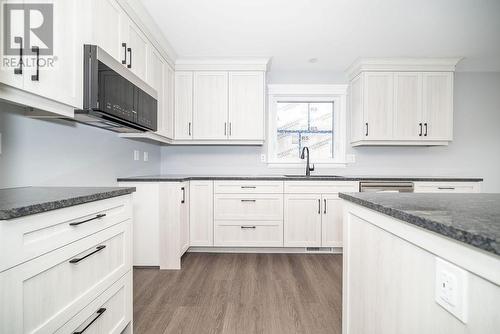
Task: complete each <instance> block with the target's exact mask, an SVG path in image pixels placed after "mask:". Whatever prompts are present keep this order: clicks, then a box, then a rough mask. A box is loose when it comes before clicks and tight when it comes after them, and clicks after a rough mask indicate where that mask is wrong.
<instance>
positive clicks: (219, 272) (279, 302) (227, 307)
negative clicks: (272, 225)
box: [134, 253, 342, 334]
mask: <svg viewBox="0 0 500 334" xmlns="http://www.w3.org/2000/svg"><path fill="white" fill-rule="evenodd" d="M341 312H342V256H341V255H331V254H328V255H310V254H207V253H187V254H186V255H185V256H184V257H183V259H182V270H180V271H171V270H167V271H163V270H162V271H160V270H158V269H134V333H135V334H146V333H147V334H161V333H175V334H177V333H193V334H204V333H227V334H235V333H272V334H280V333H284V334H291V333H313V334H321V333H329V334H336V333H339V334H340V333H341V317H342V314H341Z"/></svg>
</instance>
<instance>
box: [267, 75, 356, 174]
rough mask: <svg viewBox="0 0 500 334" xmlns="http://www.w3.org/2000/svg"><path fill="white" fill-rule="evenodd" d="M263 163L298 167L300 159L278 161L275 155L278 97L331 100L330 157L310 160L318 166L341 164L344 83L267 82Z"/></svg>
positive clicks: (343, 159)
mask: <svg viewBox="0 0 500 334" xmlns="http://www.w3.org/2000/svg"><path fill="white" fill-rule="evenodd" d="M267 94H268V100H267V101H268V108H267V111H268V112H267V115H268V118H267V138H268V140H267V164H268V166H269V167H271V168H273V167H275V168H300V167H303V164H304V163H303V162H301V161H300V160H297V161H289V162H287V161H280V160H277V159H276V158H275V157H276V145H277V143H276V110H277V103H278V102H280V101H311V102H314V101H322V102H330V101H331V102H333V108H334V114H333V115H334V120H333V126H334V128H333V135H334V138H333V156H334V158H333V159H327V160H322V161H316V160H314V161H311V163H314V164H315V165H317V166H318V167H320V168H321V167H324V168H336V167H345V166H346V164H347V160H346V144H347V133H346V129H347V118H346V109H347V106H346V102H347V85H268V86H267Z"/></svg>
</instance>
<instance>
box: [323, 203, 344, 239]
mask: <svg viewBox="0 0 500 334" xmlns="http://www.w3.org/2000/svg"><path fill="white" fill-rule="evenodd" d="M321 198H322V204H323V208H322V210H323V211H322V212H323V216H322V217H321V246H322V247H342V229H343V224H342V221H343V216H342V200H341V199H340V198H339V196H338V195H336V194H331V195H330V194H329V195H326V194H323V195H322V196H321Z"/></svg>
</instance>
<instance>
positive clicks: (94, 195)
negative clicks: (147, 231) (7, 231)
mask: <svg viewBox="0 0 500 334" xmlns="http://www.w3.org/2000/svg"><path fill="white" fill-rule="evenodd" d="M134 191H135V188H134V187H21V188H6V189H0V220H7V219H13V218H18V217H23V216H28V215H32V214H36V213H42V212H45V211H50V210H56V209H62V208H66V207H69V206H73V205H78V204H84V203H88V202H93V201H99V200H103V199H107V198H111V197H117V196H122V195H127V194H130V193H132V192H134Z"/></svg>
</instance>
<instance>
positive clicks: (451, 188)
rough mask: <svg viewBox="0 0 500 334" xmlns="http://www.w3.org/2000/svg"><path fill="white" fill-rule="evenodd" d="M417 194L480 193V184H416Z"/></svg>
mask: <svg viewBox="0 0 500 334" xmlns="http://www.w3.org/2000/svg"><path fill="white" fill-rule="evenodd" d="M413 185H414V191H415V192H416V193H479V192H481V183H480V182H414V183H413Z"/></svg>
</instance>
